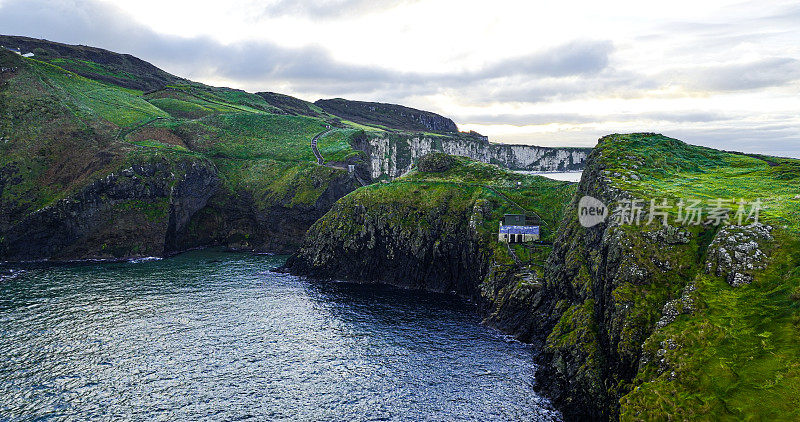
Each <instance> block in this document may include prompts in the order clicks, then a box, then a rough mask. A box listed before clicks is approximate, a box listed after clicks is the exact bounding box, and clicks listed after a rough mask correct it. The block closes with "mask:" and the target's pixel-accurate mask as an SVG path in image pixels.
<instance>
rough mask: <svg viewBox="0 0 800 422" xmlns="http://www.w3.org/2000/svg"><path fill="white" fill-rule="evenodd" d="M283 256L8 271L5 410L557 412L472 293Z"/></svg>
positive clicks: (336, 415) (4, 287) (232, 416)
mask: <svg viewBox="0 0 800 422" xmlns="http://www.w3.org/2000/svg"><path fill="white" fill-rule="evenodd" d="M282 262H283V258H279V257H270V256H254V255H249V254H233V253H223V252H212V251H198V252H191V253H186V254H183V255H180V256H178V257H175V258H170V259H165V260H161V261H146V262H138V263H105V264H82V265H70V266H46V267H45V266H39V267H23V268H22V270H21V271H15V272H14V273H13V275H9V271H8V267H5V268H6V269H5V270H3V271H2V272H0V274H2V275H0V334H2V343H0V420H32V419H44V420H51V419H52V420H87V419H89V420H119V419H133V420H187V419H188V420H198V419H199V420H247V419H252V420H276V419H288V420H336V421H339V420H421V419H425V420H553V419H558V415H557V414H556V413H555V412H553V411H552V410H550V409H551V408H550V407H549V405H548V403H547V402H546V400H544V399H542V398H541V397H539V396H538V395H537V394H536V393H535V392H534V391H533V388H532V384H533V382H534V376H535V367H534V366H533V364H532V359H533V350H532V349H531V348H530V347H528V346H525V345H523V344H520V343H517V342H514V341H511V340H509V339H507V338H506V337H504V336H502V335H500V334H499V333H497V332H496V331H493V330H490V329H488V328H486V327H483V326H481V325H480V323H479V322H480V321H479V319H478V318H477V317H476V316H475V312H474V309H473V308H472V307H471V306H469V305H468V304H466V303H464V302H462V301H460V300H456V299H452V298H448V297H446V296H441V295H433V294H423V293H419V292H408V291H402V290H396V289H391V288H386V287H376V286H360V285H352V284H346V283H334V282H312V281H307V280H304V279H301V278H298V277H294V276H289V275H284V274H277V273H273V272H270V271H269V269H270V268H274V267H276V266H278V265H280V264H281V263H282Z"/></svg>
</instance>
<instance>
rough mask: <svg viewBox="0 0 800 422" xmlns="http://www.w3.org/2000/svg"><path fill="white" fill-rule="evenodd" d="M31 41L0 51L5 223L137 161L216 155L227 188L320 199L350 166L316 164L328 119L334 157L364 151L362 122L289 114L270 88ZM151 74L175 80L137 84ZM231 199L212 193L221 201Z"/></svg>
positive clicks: (290, 201)
mask: <svg viewBox="0 0 800 422" xmlns="http://www.w3.org/2000/svg"><path fill="white" fill-rule="evenodd" d="M2 40H3V42H8V41H9V38H8V37H6V38H3V39H2ZM16 40H17V38H12V41H16ZM23 41H24V42H23ZM23 41H20V42H22V43H23V45H22V47H23V49H25V48H30V49H36V52H35V55H34V56H33V57H31V58H25V57H22V56H20V55H17V54H14V53H12V52H10V51H8V50H5V49H2V51H0V67H3V68H5V71H4V72H3V73H2V74H0V114H1V115H2V116H3V119H2V120H0V139H2V141H0V232H5V231H6V230H10V229H11V228H12V227H14V226H15V225H18V224H21V222H22V221H23V220H24V219H25V218H28V217H29V216H30V215H32V213H34V212H36V211H37V210H42V209H44V208H46V207H48V206H50V205H53V204H55V203H56V201H58V200H61V199H65V198H71V197H73V196H74V195H77V194H78V193H79V192H81V191H82V190H84V189H86V188H87V187H88V186H90V185H91V184H92V183H94V182H95V181H97V180H99V179H101V178H103V177H106V176H109V175H111V174H113V173H118V172H120V171H121V170H122V169H124V168H126V167H131V166H136V165H138V164H140V163H145V162H147V163H151V162H156V161H158V160H166V162H169V163H177V162H184V161H185V160H189V161H196V162H198V163H201V162H202V163H210V164H211V165H212V166H213V167H214V168H215V169H216V172H217V176H216V177H218V178H219V179H220V181H221V183H222V187H223V188H224V189H223V190H222V191H221V192H228V194H227V195H233V196H237V197H242V196H244V197H246V198H250V199H248V201H249V202H251V203H252V206H253V207H255V208H254V209H253V210H252V211H248V212H255V213H266V212H267V210H269V209H272V208H274V207H276V206H277V207H281V208H289V209H291V208H292V207H297V206H302V207H314V206H315V205H314V204H315V203H316V201H317V200H318V199H319V198H320V196H321V195H323V194H324V193H325V192H326V189H328V187H329V186H330V185H331V183H333V182H334V181H335V180H340V179H342V177H345V176H346V171H344V170H341V169H337V168H331V167H320V166H318V165H316V158H315V157H314V155H313V153H312V150H311V146H310V141H311V139H312V138H313V137H314V136H315V135H317V134H318V133H321V132H323V131H328V133H326V135H325V136H324V137H322V138H321V139H320V140H319V148H320V150H321V151H323V153H324V154H325V157H326V159H327V160H328V161H336V160H342V161H344V160H346V159H350V160H356V161H357V160H359V159H362V156H361V155H359V153H358V152H356V151H355V150H353V148H352V146H351V138H352V137H353V136H356V135H357V134H358V133H359V130H358V129H355V128H348V127H347V126H346V125H341V123H339V125H340V127H335V128H332V129H329V127H330V120H331V119H332V118H331V116H329V115H327V114H324V113H320V114H318V115H315V116H304V115H292V114H287V112H286V111H285V110H283V109H281V108H279V107H276V106H274V105H272V104H270V103H269V102H267V101H266V100H265V99H264V98H263V97H262V96H259V95H255V94H249V93H246V92H244V91H239V90H234V89H228V88H216V87H210V86H206V85H203V84H198V83H194V82H190V81H186V80H183V79H180V78H175V77H171V75H168V74H166V73H165V72H163V71H161V70H159V69H157V68H155V67H153V66H152V65H149V64H142V63H144V62H141V61H138V59H134V58H131V57H128V56H121V55H117V54H115V53H111V52H107V51H105V50H99V49H90V48H83V47H73V46H65V45H60V44H53V43H49V42H44V41H41V42H40V41H36V42H34V41H35V40H27V41H25V40H23ZM93 58H94V59H96V60H98V61H97V62H94V61H92V60H91V59H93ZM140 62H141V63H140ZM165 75H166V76H165ZM153 81H159V83H164V84H166V85H160V87H159V88H157V89H150V90H148V91H147V92H144V91H142V90H139V89H135V88H132V87H146V88H150V87H152V86H153V84H154V82H153ZM298 101H299V100H298ZM154 160H155V161H154ZM176 160H177V161H176ZM351 162H353V161H351ZM203 166H205V164H203ZM173 173H175V172H173ZM337 183H338V182H337ZM337 189H338V188H337ZM344 193H346V192H344ZM137 195H138V194H137ZM231 197H232V196H231ZM333 199H335V198H333ZM326 200H327V201H330V200H331V199H326ZM226 201H227V202H229V200H223V199H219V198H217V199H212V202H214V203H215V204H216V205H217V206H219V207H223V208H224V207H226V205H225V204H224V203H225V202H226ZM322 212H324V210H317V211H314V212H312V213H311V214H310V215H314V214H315V213H316V214H318V215H321V213H322ZM122 214H123V213H120V215H122ZM168 218H169V216H166V215H165V216H164V217H163V219H164V221H163V222H162V224H164V225H166V224H167V219H168ZM259 224H271V223H266V222H264V223H259ZM304 224H310V222H306V223H304ZM243 230H250V229H243ZM2 240H3V237H2V234H1V233H0V243H2ZM295 242H299V239H298V240H295ZM140 249H141V248H140Z"/></svg>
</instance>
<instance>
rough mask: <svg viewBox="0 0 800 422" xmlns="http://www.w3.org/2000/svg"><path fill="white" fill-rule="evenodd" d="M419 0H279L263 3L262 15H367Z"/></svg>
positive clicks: (325, 16) (314, 16)
mask: <svg viewBox="0 0 800 422" xmlns="http://www.w3.org/2000/svg"><path fill="white" fill-rule="evenodd" d="M416 1H417V0H326V1H319V0H277V1H274V2H272V3H268V4H263V5H261V6H260V7H261V10H260V15H261V16H270V17H274V16H287V15H289V16H307V17H313V18H329V17H340V16H345V15H353V14H357V15H365V14H369V13H374V12H379V11H383V10H386V9H390V8H393V7H396V6H399V5H403V4H408V3H415V2H416Z"/></svg>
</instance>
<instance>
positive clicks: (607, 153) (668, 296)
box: [287, 134, 800, 420]
mask: <svg viewBox="0 0 800 422" xmlns="http://www.w3.org/2000/svg"><path fill="white" fill-rule="evenodd" d="M422 167H425V168H427V166H422ZM471 169H472V170H474V171H476V172H477V173H480V171H477V167H471ZM448 172H451V170H448V171H445V172H444V173H441V174H442V175H446V177H438V178H437V177H433V174H435V173H427V174H426V173H425V172H418V171H417V172H412V173H410V174H409V175H407V176H405V177H401V178H399V179H397V180H396V181H394V182H392V183H389V184H384V185H379V186H376V187H374V188H372V189H368V190H359V191H356V192H354V193H353V194H351V195H349V196H347V197H345V198H344V199H342V200H341V201H340V202H338V203H337V204H336V205H335V206H334V208H333V210H332V211H331V212H329V213H328V214H326V215H325V216H324V217H323V218H322V219H321V220H320V221H319V222H318V223H316V224H315V225H314V226H312V228H311V229H310V230H309V233H308V235H307V238H306V241H305V242H304V246H303V248H302V249H301V250H300V252H299V253H298V254H296V255H295V256H293V257H292V258H291V259H290V260H289V261H288V262H287V268H288V270H290V271H292V272H294V273H297V274H308V275H313V276H317V277H333V278H340V279H346V280H353V281H358V282H383V283H390V284H395V285H399V286H405V287H411V288H423V289H429V290H435V291H451V292H454V293H457V294H460V295H462V296H466V297H469V298H470V299H472V300H474V301H475V302H476V303H478V305H479V311H480V313H481V315H483V316H484V317H485V320H486V322H487V323H489V324H491V325H494V326H497V327H498V328H501V329H503V330H504V331H506V332H509V333H512V334H514V335H516V336H517V337H518V338H520V339H522V340H526V341H533V342H535V343H537V344H540V345H541V348H542V353H541V355H540V357H539V362H540V364H541V366H540V369H539V372H538V373H537V380H538V382H539V387H540V388H541V389H542V390H543V391H544V392H546V393H547V394H548V395H549V396H550V397H551V398H552V399H553V401H554V402H555V404H556V405H557V406H558V407H559V408H560V409H562V411H563V412H564V415H565V417H566V418H567V419H570V420H587V419H590V420H608V419H611V420H616V419H623V420H641V419H644V420H649V419H669V418H675V419H689V420H691V419H696V418H699V417H711V418H715V419H718V418H735V419H742V418H747V417H751V416H753V415H771V417H784V418H785V417H787V415H794V416H795V417H796V416H798V414H797V412H798V411H797V408H796V407H793V405H792V404H791V403H792V402H793V400H794V397H796V394H797V392H798V390H800V371H798V370H797V368H800V354H798V352H800V346H798V344H800V343H798V340H800V332H799V331H798V330H797V325H798V321H800V258H799V257H800V255H799V254H798V253H797V251H798V250H800V242H798V241H797V238H798V234H799V233H800V212H798V210H799V209H800V188H798V185H797V184H796V183H795V182H796V180H800V166H799V165H798V162H797V160H789V159H778V158H774V157H770V158H769V159H768V160H765V159H764V157H747V156H742V155H736V154H729V153H724V152H721V151H715V150H711V149H707V148H701V147H694V146H690V145H687V144H685V143H683V142H680V141H677V140H674V139H670V138H665V137H663V136H660V135H655V134H631V135H612V136H609V137H605V138H603V139H601V141H600V143H599V145H598V147H597V148H596V149H595V150H594V151H593V152H592V153H591V155H590V156H589V157H588V160H587V167H586V170H585V171H584V173H583V178H582V180H581V182H580V184H579V185H578V186H577V191H575V192H573V191H570V195H571V199H565V200H564V202H563V203H562V206H565V208H562V207H554V206H552V205H551V206H550V207H548V208H550V209H553V208H556V209H558V210H559V211H561V210H563V213H562V212H559V214H558V215H559V217H563V218H561V219H560V220H561V222H560V223H552V221H553V220H556V221H557V220H559V218H557V217H555V216H550V217H548V218H544V220H545V221H551V222H550V223H549V224H548V225H543V227H549V228H550V230H551V232H550V234H549V235H547V237H546V239H553V240H554V243H553V246H552V249H551V250H550V249H537V250H535V251H532V252H531V254H530V255H525V251H524V250H517V251H515V250H512V249H509V250H506V249H504V245H503V244H500V243H498V242H496V241H495V240H494V238H493V237H492V236H491V234H492V233H493V232H495V231H496V226H495V225H494V222H492V223H490V224H488V225H485V226H482V224H485V222H487V221H494V219H497V218H499V212H500V211H499V209H498V205H499V204H501V203H502V202H503V201H499V202H493V201H491V200H490V199H489V198H488V197H487V198H484V197H481V196H478V195H475V194H474V193H470V194H468V195H463V194H456V192H458V191H459V190H461V189H466V188H467V187H468V186H469V185H468V184H465V180H467V179H469V178H465V177H464V176H463V173H462V174H460V175H455V174H452V173H448ZM494 177H497V180H503V177H502V176H500V175H497V174H496V175H495V176H494ZM448 179H449V180H451V181H452V182H453V185H448V186H444V185H441V183H443V182H444V181H445V180H448ZM474 179H475V178H474V177H473V178H472V179H471V180H474ZM482 183H486V182H482ZM501 185H502V183H501ZM456 186H457V187H456ZM487 186H488V185H487ZM547 191H548V188H547V187H546V186H539V187H538V190H532V191H526V193H525V195H523V196H522V197H523V198H524V197H525V196H531V197H532V196H534V195H540V196H539V197H538V198H537V199H538V201H536V200H534V201H533V202H529V203H527V204H531V205H527V206H532V204H533V203H536V202H540V201H542V200H543V198H542V197H541V195H543V192H547ZM473 195H475V196H473ZM584 196H591V197H593V198H595V199H597V200H599V201H601V202H603V203H605V204H607V205H608V206H609V210H615V211H618V212H617V213H615V214H614V217H613V218H610V217H609V218H606V219H605V221H603V222H601V223H600V224H597V225H595V226H592V227H585V226H584V225H582V224H580V220H579V218H578V212H579V203H580V199H581V198H582V197H584ZM717 197H723V198H720V199H724V198H738V199H737V200H736V201H733V200H730V201H727V200H723V201H722V202H715V201H716V199H710V198H717ZM466 198H469V199H466ZM759 198H770V199H769V200H765V202H767V203H768V204H769V207H768V208H766V209H765V210H763V211H762V212H761V213H760V216H759V217H760V221H759V222H758V223H756V222H755V221H754V215H753V214H752V211H753V210H752V206H750V205H749V207H750V208H748V211H747V212H744V214H738V215H737V213H738V211H739V208H738V207H739V206H738V205H735V204H737V203H742V204H743V203H745V202H747V203H748V204H751V205H752V203H758V202H759ZM651 199H652V200H654V202H653V204H662V201H663V200H666V201H667V203H668V204H670V205H669V206H665V207H662V208H653V209H650V208H649V207H650V204H651V202H650V200H651ZM682 199H683V200H685V201H689V200H692V201H695V200H698V201H699V202H698V203H701V204H704V205H702V206H701V211H700V215H702V216H703V217H702V218H699V219H698V220H692V218H694V217H692V218H688V217H687V214H686V211H687V202H681V200H682ZM521 200H522V199H520V201H521ZM626 201H632V202H630V204H640V205H634V206H633V208H629V209H635V210H636V211H634V212H635V214H628V217H625V214H624V210H625V207H624V206H623V205H624V204H625V203H626ZM737 201H738V202H737ZM515 202H518V201H516V200H515ZM719 203H722V204H727V208H726V209H727V210H728V212H726V213H725V215H726V216H728V219H727V220H724V219H723V220H724V221H722V222H721V224H716V223H720V221H716V223H715V220H714V218H711V217H710V216H712V215H717V216H718V215H719V214H718V213H717V214H714V212H715V211H714V209H715V207H714V206H713V205H715V204H716V205H719ZM551 204H552V202H551ZM742 206H744V205H742ZM717 208H719V207H717ZM538 211H541V209H540V210H538ZM656 211H658V212H656ZM693 212H694V214H692V215H694V216H696V215H698V214H697V213H696V211H693ZM748 216H749V217H748ZM651 217H653V218H652V219H651ZM687 218H688V219H687ZM739 218H741V221H739ZM665 219H666V221H665ZM648 222H649V224H648ZM695 222H697V224H694V223H695ZM481 227H484V228H483V229H481ZM790 418H791V417H790Z"/></svg>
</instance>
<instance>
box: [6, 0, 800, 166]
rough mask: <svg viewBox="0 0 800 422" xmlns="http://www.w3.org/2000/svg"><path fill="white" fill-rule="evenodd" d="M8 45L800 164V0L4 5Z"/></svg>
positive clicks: (509, 132)
mask: <svg viewBox="0 0 800 422" xmlns="http://www.w3.org/2000/svg"><path fill="white" fill-rule="evenodd" d="M0 33H3V34H8V35H26V36H31V37H37V38H46V39H49V40H53V41H59V42H65V43H70V44H78V43H79V44H86V45H93V46H98V47H102V48H107V49H110V50H114V51H118V52H124V53H130V54H133V55H136V56H138V57H140V58H142V59H144V60H147V61H150V62H152V63H153V64H155V65H157V66H159V67H161V68H163V69H165V70H167V71H168V72H170V73H173V74H176V75H179V76H183V77H188V78H190V79H193V80H198V81H201V82H205V83H209V84H213V85H223V86H231V87H235V88H241V89H245V90H248V91H251V92H256V91H276V92H282V93H286V94H291V95H295V96H298V97H300V98H303V99H306V100H311V101H313V100H316V99H318V98H330V97H345V98H350V99H357V100H370V101H381V102H392V103H401V104H404V105H408V106H411V107H416V108H421V109H426V110H431V111H435V112H438V113H441V114H443V115H446V116H448V117H451V118H452V119H453V120H455V122H456V123H457V124H458V126H459V128H460V129H461V130H470V129H472V130H477V131H478V132H481V133H483V134H486V135H489V136H490V138H491V139H492V140H494V141H501V142H515V143H529V144H538V145H587V146H591V145H594V144H595V142H596V140H597V138H598V137H600V136H602V135H604V134H608V133H615V132H632V131H647V132H660V133H663V134H665V135H668V136H672V137H676V138H679V139H682V140H685V141H687V142H689V143H693V144H700V145H708V146H712V147H717V148H722V149H729V150H741V151H747V152H762V153H770V154H776V155H784V156H794V157H800V95H799V94H800V3H798V2H797V1H764V0H762V1H716V0H703V1H697V0H693V1H682V0H673V1H670V2H648V1H604V2H599V1H568V0H561V1H556V2H553V1H548V2H535V1H530V0H528V1H497V0H494V1H485V0H484V1H474V2H473V1H465V0H455V1H445V0H442V1H439V0H430V1H428V0H425V1H414V0H399V1H395V0H330V1H310V0H272V1H264V0H227V1H203V0H178V1H168V0H113V1H112V0H89V1H76V0H21V1H20V0H0Z"/></svg>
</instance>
